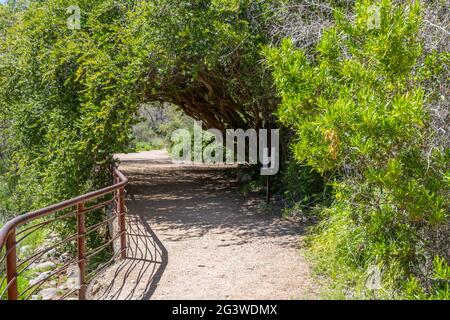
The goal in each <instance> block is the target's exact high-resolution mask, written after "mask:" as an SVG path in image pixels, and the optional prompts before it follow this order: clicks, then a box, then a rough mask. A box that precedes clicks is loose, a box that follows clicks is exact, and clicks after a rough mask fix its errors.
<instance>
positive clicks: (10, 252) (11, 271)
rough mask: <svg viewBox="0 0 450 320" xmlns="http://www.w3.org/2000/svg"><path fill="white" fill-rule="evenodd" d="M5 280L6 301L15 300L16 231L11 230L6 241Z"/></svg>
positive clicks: (16, 291)
mask: <svg viewBox="0 0 450 320" xmlns="http://www.w3.org/2000/svg"><path fill="white" fill-rule="evenodd" d="M6 252H7V257H6V279H7V282H8V285H9V287H8V300H17V299H18V296H19V292H18V290H17V248H16V229H14V230H12V231H11V232H10V234H9V235H8V238H7V239H6Z"/></svg>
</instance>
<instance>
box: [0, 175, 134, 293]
mask: <svg viewBox="0 0 450 320" xmlns="http://www.w3.org/2000/svg"><path fill="white" fill-rule="evenodd" d="M113 174H114V184H113V185H111V186H108V187H106V188H103V189H99V190H96V191H93V192H90V193H87V194H84V195H82V196H79V197H76V198H73V199H70V200H67V201H63V202H61V203H58V204H55V205H51V206H49V207H46V208H43V209H39V210H37V211H33V212H30V213H27V214H23V215H20V216H18V217H16V218H14V219H12V220H10V221H8V222H7V223H6V224H5V225H4V226H3V227H2V228H1V229H0V252H2V250H3V247H5V246H6V255H5V256H4V258H6V279H7V288H6V289H7V292H8V299H9V300H17V299H18V297H19V293H18V288H17V277H18V274H17V244H18V241H16V230H17V229H18V228H19V227H21V226H23V225H25V224H27V223H30V222H32V221H34V220H36V219H39V218H43V217H46V216H49V215H51V214H53V213H56V212H59V211H62V210H65V209H68V208H73V207H76V218H77V235H76V240H77V253H78V259H77V262H78V267H79V271H80V273H79V277H80V278H79V284H80V289H79V299H85V298H86V283H85V273H86V272H85V271H86V270H85V269H86V260H87V258H88V257H87V256H86V234H87V233H89V232H90V231H89V232H87V229H86V223H85V214H86V213H88V212H90V211H92V208H96V207H95V206H94V207H92V208H85V203H87V202H88V201H92V200H95V199H98V198H99V197H102V196H104V195H107V194H111V193H117V207H116V213H117V217H118V221H119V233H118V237H117V238H120V250H121V251H120V256H121V258H122V259H124V258H125V257H126V228H125V213H126V206H125V186H126V185H127V184H128V178H127V177H125V175H124V174H123V173H122V172H120V171H119V170H118V169H117V168H114V169H113ZM54 220H56V219H54ZM54 220H50V221H54ZM33 231H34V230H32V231H31V232H33ZM31 232H30V233H31ZM64 241H65V240H64ZM19 242H20V241H19ZM0 258H1V257H0ZM0 283H1V281H0Z"/></svg>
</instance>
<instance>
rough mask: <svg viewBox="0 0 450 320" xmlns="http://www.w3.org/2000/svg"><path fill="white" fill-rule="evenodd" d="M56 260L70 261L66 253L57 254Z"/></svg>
mask: <svg viewBox="0 0 450 320" xmlns="http://www.w3.org/2000/svg"><path fill="white" fill-rule="evenodd" d="M58 260H59V261H60V262H63V263H64V262H69V261H70V255H69V254H68V253H63V254H61V255H60V256H59V258H58Z"/></svg>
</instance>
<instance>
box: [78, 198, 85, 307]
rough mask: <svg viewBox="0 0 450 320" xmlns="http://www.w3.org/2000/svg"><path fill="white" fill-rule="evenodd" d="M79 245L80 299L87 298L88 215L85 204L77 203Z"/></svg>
mask: <svg viewBox="0 0 450 320" xmlns="http://www.w3.org/2000/svg"><path fill="white" fill-rule="evenodd" d="M77 231H78V238H77V246H78V268H79V278H78V283H79V285H80V288H79V290H78V299H79V300H86V215H85V213H84V204H83V203H80V204H78V205H77Z"/></svg>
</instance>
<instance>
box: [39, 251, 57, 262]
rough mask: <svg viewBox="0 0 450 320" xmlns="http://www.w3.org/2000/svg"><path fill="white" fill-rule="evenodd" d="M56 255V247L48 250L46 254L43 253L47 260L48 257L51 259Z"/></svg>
mask: <svg viewBox="0 0 450 320" xmlns="http://www.w3.org/2000/svg"><path fill="white" fill-rule="evenodd" d="M55 255H56V250H55V249H51V250H49V251H47V252H46V253H44V254H43V255H42V258H43V259H44V260H47V259H49V258H52V257H54V256H55Z"/></svg>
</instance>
